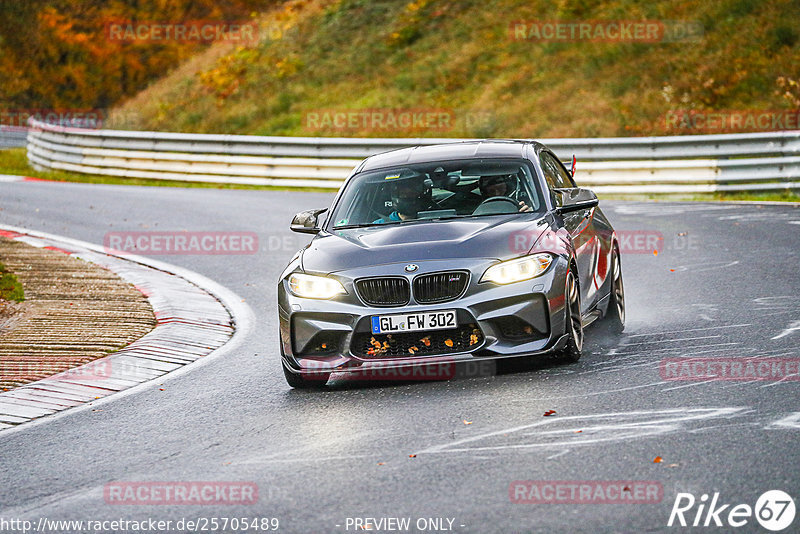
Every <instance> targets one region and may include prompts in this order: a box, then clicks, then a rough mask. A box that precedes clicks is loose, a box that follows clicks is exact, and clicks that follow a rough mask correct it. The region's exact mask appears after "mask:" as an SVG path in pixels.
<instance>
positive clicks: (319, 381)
mask: <svg viewBox="0 0 800 534" xmlns="http://www.w3.org/2000/svg"><path fill="white" fill-rule="evenodd" d="M281 367H282V368H283V376H284V377H285V378H286V382H287V383H288V384H289V385H290V386H292V387H293V388H295V389H318V388H321V387H324V386H325V384H326V383H327V382H328V378H330V376H331V374H330V373H315V374H314V375H313V376H312V377H311V378H306V377H304V376H303V375H301V374H300V373H293V372H291V371H290V370H288V369H287V368H286V366H285V365H283V364H281Z"/></svg>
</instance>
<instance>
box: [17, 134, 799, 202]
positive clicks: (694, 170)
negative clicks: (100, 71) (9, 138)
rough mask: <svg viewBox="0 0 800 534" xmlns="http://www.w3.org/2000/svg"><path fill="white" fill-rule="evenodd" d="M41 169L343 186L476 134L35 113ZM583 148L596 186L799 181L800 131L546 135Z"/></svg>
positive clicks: (566, 149) (668, 189)
mask: <svg viewBox="0 0 800 534" xmlns="http://www.w3.org/2000/svg"><path fill="white" fill-rule="evenodd" d="M30 126H31V129H30V132H29V134H28V159H29V160H30V162H31V163H32V165H33V166H34V167H36V168H38V169H53V170H65V171H72V172H79V173H85V174H94V175H105V176H118V177H128V178H155V179H161V180H183V181H200V182H216V183H235V184H250V185H277V186H288V187H320V188H327V189H336V188H338V187H339V186H340V185H341V184H342V181H343V180H344V179H345V178H346V177H347V176H348V175H349V174H350V172H351V170H352V169H353V167H355V166H356V165H357V164H358V163H359V161H360V160H361V159H363V158H365V157H367V156H369V155H372V154H376V153H379V152H384V151H387V150H392V149H396V148H403V147H408V146H415V145H431V144H436V143H453V142H459V141H469V140H470V139H453V138H444V139H431V138H418V139H408V138H404V139H399V138H398V139H372V138H355V139H348V138H330V137H265V136H248V135H214V134H182V133H167V132H141V131H119V130H88V129H79V128H67V127H61V126H53V125H48V124H44V123H41V122H37V121H35V120H31V122H30ZM542 142H544V143H545V144H546V145H548V146H549V147H550V148H552V149H553V150H554V151H555V152H556V153H557V154H559V155H560V156H561V157H562V158H565V159H566V158H571V156H572V154H575V155H576V157H577V158H578V161H579V166H578V176H579V183H580V184H581V185H587V186H591V187H592V188H593V189H595V190H596V191H597V192H598V193H701V192H713V191H749V190H780V189H796V188H800V184H799V183H798V182H800V131H790V132H768V133H754V134H727V135H690V136H671V137H633V138H598V139H544V140H542Z"/></svg>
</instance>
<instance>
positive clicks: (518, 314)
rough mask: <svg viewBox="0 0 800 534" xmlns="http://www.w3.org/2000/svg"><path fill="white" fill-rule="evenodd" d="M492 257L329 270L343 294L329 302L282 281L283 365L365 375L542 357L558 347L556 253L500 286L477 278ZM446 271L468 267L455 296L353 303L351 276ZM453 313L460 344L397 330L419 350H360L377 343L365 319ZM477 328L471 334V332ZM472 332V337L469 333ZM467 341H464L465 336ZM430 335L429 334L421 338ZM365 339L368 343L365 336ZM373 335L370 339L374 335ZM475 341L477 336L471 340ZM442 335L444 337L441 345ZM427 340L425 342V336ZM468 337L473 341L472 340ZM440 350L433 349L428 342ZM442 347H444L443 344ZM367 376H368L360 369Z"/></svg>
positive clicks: (561, 271)
mask: <svg viewBox="0 0 800 534" xmlns="http://www.w3.org/2000/svg"><path fill="white" fill-rule="evenodd" d="M493 263H496V260H490V259H476V260H470V261H468V262H466V263H465V262H463V261H459V263H458V265H454V262H443V261H430V262H418V265H419V270H418V271H417V272H414V273H413V275H409V274H407V273H405V272H404V271H403V268H404V267H405V265H406V264H405V263H402V264H388V265H379V266H370V267H366V268H362V269H359V270H351V271H347V272H346V273H332V274H331V275H330V276H332V277H334V278H336V279H338V280H339V281H340V282H341V283H342V285H343V286H344V287H345V289H346V291H347V293H348V294H347V295H342V296H341V297H336V298H334V299H331V300H317V299H309V298H301V297H298V296H296V295H293V294H292V293H291V292H290V291H289V289H288V282H287V278H288V277H285V278H283V279H282V280H281V281H280V282H279V285H278V315H279V322H280V343H281V353H282V359H283V365H284V366H285V367H286V369H287V370H288V371H290V372H293V373H300V374H302V375H309V376H313V375H318V376H319V375H322V376H325V375H327V373H331V372H345V373H347V372H349V373H362V374H364V373H368V371H369V370H387V369H409V368H415V367H420V366H430V365H432V364H434V365H436V364H438V365H447V366H450V365H452V364H456V363H458V362H470V361H473V362H474V361H492V360H496V359H499V358H510V357H518V356H529V355H537V354H544V353H547V352H550V351H552V350H553V349H555V348H557V347H559V346H560V345H561V343H562V342H563V339H564V334H565V331H566V327H565V305H564V304H565V299H564V287H565V279H566V272H567V264H566V261H564V259H563V258H556V259H555V260H554V261H553V263H552V264H551V265H550V267H549V268H548V270H547V271H546V272H545V273H544V274H542V275H541V276H538V277H536V278H533V279H531V280H527V281H524V282H517V283H513V284H508V285H497V284H493V283H486V282H483V283H480V282H479V280H480V278H481V276H482V275H483V273H484V272H485V270H486V269H487V268H488V267H489V266H490V265H492V264H493ZM446 270H448V271H449V270H468V271H469V272H470V279H469V282H468V285H467V288H466V290H465V292H464V294H463V296H461V297H460V298H457V299H455V300H451V301H447V302H442V303H436V304H419V303H416V302H415V301H414V299H413V298H412V299H411V302H409V304H407V305H405V306H398V307H384V306H371V305H368V304H367V303H365V302H364V301H362V300H361V298H360V297H359V296H358V294H357V292H356V290H355V281H356V280H358V279H361V278H368V277H375V276H404V277H406V278H408V280H409V283H411V280H412V279H413V278H414V276H418V275H422V274H427V273H433V272H441V271H446ZM437 310H439V311H444V310H455V311H456V313H457V317H458V323H459V327H460V328H466V329H467V330H468V331H467V332H466V333H463V332H462V338H463V342H462V343H459V342H458V340H456V343H455V344H453V345H442V344H441V339H442V338H447V336H448V334H452V335H451V336H450V338H453V339H455V336H456V335H458V334H459V332H457V331H455V330H454V331H452V332H448V331H438V332H437V331H430V332H418V333H414V334H403V336H406V337H409V338H411V337H414V336H417V335H418V336H419V342H417V341H416V340H413V339H412V340H410V341H407V342H406V341H398V340H397V337H396V338H395V340H391V341H392V342H393V343H395V342H396V343H406V344H407V345H413V347H411V348H421V349H422V350H421V351H412V350H410V349H409V350H408V351H406V350H405V348H406V347H405V346H402V347H399V348H398V347H397V346H394V349H396V350H392V353H393V355H391V356H390V355H387V354H381V351H380V349H379V350H378V351H377V353H375V354H366V353H365V351H364V350H363V349H364V347H365V346H366V345H365V343H366V344H367V345H370V344H375V342H377V343H378V345H376V346H378V347H380V343H381V342H385V337H381V336H380V335H372V334H371V332H370V323H371V321H370V320H371V317H372V316H376V315H393V314H406V313H418V312H427V311H437ZM475 329H477V330H478V331H479V333H477V332H476V330H475ZM473 332H475V337H471V336H472V335H473ZM427 334H434V337H435V339H438V341H439V343H438V345H437V343H434V344H433V345H429V347H431V346H433V347H434V348H432V349H431V348H427V349H426V348H425V346H424V345H422V344H421V343H422V342H423V341H424V340H423V339H422V338H424V337H426V335H427ZM466 336H470V337H469V341H467V339H468V338H467V337H466ZM427 337H431V336H427ZM370 338H372V341H370ZM376 338H377V339H376ZM476 338H477V341H476ZM448 340H449V339H445V340H444V342H445V343H447V341H448ZM429 341H430V340H429ZM473 341H475V342H474V343H473ZM437 346H438V347H442V348H443V350H442V351H437V350H436V347H437ZM448 347H449V348H448ZM366 376H369V374H366Z"/></svg>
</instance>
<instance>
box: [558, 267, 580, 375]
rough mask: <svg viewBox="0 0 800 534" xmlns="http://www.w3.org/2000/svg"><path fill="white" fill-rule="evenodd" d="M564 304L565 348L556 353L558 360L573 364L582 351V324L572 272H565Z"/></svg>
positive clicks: (578, 297) (578, 295)
mask: <svg viewBox="0 0 800 534" xmlns="http://www.w3.org/2000/svg"><path fill="white" fill-rule="evenodd" d="M564 301H565V304H566V310H565V314H566V321H565V322H566V333H567V334H568V338H567V346H566V347H564V348H563V349H561V350H560V351H559V353H558V359H559V360H560V361H562V362H566V363H575V362H577V361H578V360H580V359H581V351H582V350H583V324H582V322H581V292H580V291H579V290H578V284H577V283H576V282H575V274H574V273H573V272H572V270H570V271H568V272H567V283H566V287H565V288H564Z"/></svg>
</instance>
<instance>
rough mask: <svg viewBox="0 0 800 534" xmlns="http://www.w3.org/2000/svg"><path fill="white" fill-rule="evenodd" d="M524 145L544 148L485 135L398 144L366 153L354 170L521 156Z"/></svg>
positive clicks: (522, 155) (537, 149) (523, 155)
mask: <svg viewBox="0 0 800 534" xmlns="http://www.w3.org/2000/svg"><path fill="white" fill-rule="evenodd" d="M528 146H529V147H531V148H533V149H534V150H535V152H536V153H537V154H538V153H539V151H540V150H542V149H544V148H545V146H544V145H542V144H541V143H537V142H536V141H524V140H514V139H485V140H482V141H461V142H453V143H441V144H436V145H423V146H415V147H409V148H401V149H398V150H392V151H390V152H383V153H381V154H375V155H374V156H370V157H368V158H367V159H366V160H364V161H363V162H362V163H361V165H360V166H359V168H358V172H364V171H371V170H375V169H383V168H386V167H397V166H401V165H413V164H415V163H427V162H435V161H448V160H459V159H475V158H503V157H505V158H522V157H525V147H528Z"/></svg>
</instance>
